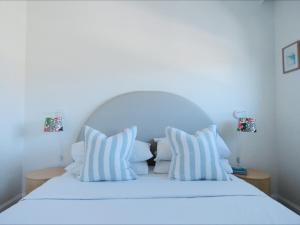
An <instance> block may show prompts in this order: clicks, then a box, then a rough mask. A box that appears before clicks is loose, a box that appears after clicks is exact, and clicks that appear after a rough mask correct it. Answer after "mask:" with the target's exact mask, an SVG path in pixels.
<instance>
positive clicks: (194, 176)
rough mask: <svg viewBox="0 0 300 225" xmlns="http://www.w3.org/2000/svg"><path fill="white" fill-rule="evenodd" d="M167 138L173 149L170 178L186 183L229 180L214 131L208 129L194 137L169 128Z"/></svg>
mask: <svg viewBox="0 0 300 225" xmlns="http://www.w3.org/2000/svg"><path fill="white" fill-rule="evenodd" d="M166 136H167V138H168V140H169V142H170V144H171V149H172V161H171V166H170V171H169V177H170V178H175V179H177V180H185V181H189V180H229V177H228V175H227V174H226V172H225V171H224V170H223V168H222V166H221V164H220V160H219V158H220V157H219V153H218V149H217V145H216V137H215V134H214V133H213V130H211V129H210V128H206V129H204V130H202V131H201V132H198V133H197V136H194V135H190V134H188V133H186V132H184V131H182V130H179V129H175V128H171V127H167V128H166Z"/></svg>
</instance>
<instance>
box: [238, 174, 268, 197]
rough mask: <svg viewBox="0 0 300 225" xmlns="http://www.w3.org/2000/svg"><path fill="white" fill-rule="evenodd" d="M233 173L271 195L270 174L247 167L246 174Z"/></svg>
mask: <svg viewBox="0 0 300 225" xmlns="http://www.w3.org/2000/svg"><path fill="white" fill-rule="evenodd" d="M234 175H235V176H237V177H239V178H241V179H243V180H245V181H247V182H248V183H250V184H252V185H254V186H255V187H257V188H258V189H260V190H261V191H263V192H265V193H266V194H268V195H271V176H270V175H269V174H267V173H265V172H262V171H259V170H256V169H248V173H247V175H238V174H234Z"/></svg>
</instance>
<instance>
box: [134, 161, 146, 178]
mask: <svg viewBox="0 0 300 225" xmlns="http://www.w3.org/2000/svg"><path fill="white" fill-rule="evenodd" d="M130 167H131V168H132V169H133V171H134V172H135V173H136V174H137V175H148V173H149V167H148V163H147V162H146V161H144V162H132V163H130Z"/></svg>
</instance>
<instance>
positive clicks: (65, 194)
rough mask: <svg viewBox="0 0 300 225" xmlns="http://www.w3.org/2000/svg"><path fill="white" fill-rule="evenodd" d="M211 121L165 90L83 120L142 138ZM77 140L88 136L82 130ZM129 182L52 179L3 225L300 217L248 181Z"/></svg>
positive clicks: (129, 97)
mask: <svg viewBox="0 0 300 225" xmlns="http://www.w3.org/2000/svg"><path fill="white" fill-rule="evenodd" d="M211 124H212V120H211V119H210V118H209V117H208V116H207V115H206V114H205V113H204V111H203V110H202V109H200V108H199V107H198V106H197V105H195V104H193V103H191V102H190V101H188V100H186V99H185V98H182V97H180V96H177V95H173V94H169V93H164V92H153V91H143V92H133V93H129V94H125V95H121V96H117V97H115V98H113V99H111V100H110V101H108V102H106V103H105V104H103V105H101V106H100V107H99V108H98V109H97V110H95V112H93V113H92V115H91V116H90V117H89V118H88V120H87V121H86V122H85V125H89V126H91V127H93V128H95V129H98V130H100V131H103V132H104V133H105V134H107V135H112V134H115V133H116V132H118V131H120V130H122V129H123V128H126V127H130V126H132V125H136V126H137V127H138V135H137V139H138V140H141V141H150V140H151V139H153V138H155V137H163V136H164V131H165V127H166V126H173V127H176V128H180V129H182V130H185V131H187V132H189V133H195V131H197V130H200V129H203V128H205V127H208V126H209V125H211ZM78 140H82V134H81V135H79V138H78ZM231 177H232V181H227V182H226V181H192V182H188V181H186V182H181V181H174V180H169V179H168V178H167V175H155V174H151V175H149V176H143V177H139V179H137V180H134V181H124V182H95V183H91V182H80V181H78V180H77V179H75V178H74V177H72V176H70V175H67V174H65V175H63V176H60V177H56V178H53V179H51V180H49V181H48V182H47V183H45V184H44V185H42V186H41V187H40V188H38V189H36V190H35V191H33V192H32V193H30V194H29V195H27V196H26V197H25V198H24V199H22V200H21V201H20V202H18V203H17V204H16V205H14V206H12V207H11V208H9V209H8V210H6V211H4V212H3V213H1V214H0V224H300V217H299V216H298V215H296V214H295V213H294V212H292V211H290V210H289V209H287V208H286V207H284V206H283V205H281V204H280V203H278V202H276V201H275V200H273V199H271V198H270V197H269V196H267V195H265V194H264V193H263V192H261V191H259V190H258V189H256V188H255V187H253V186H251V185H249V184H247V183H246V182H244V181H242V180H240V179H238V178H236V177H234V176H231Z"/></svg>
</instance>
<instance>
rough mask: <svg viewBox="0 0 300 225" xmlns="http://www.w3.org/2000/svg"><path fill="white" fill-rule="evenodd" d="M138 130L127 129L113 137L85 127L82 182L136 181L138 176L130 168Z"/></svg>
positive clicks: (134, 128) (133, 128)
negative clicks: (84, 155)
mask: <svg viewBox="0 0 300 225" xmlns="http://www.w3.org/2000/svg"><path fill="white" fill-rule="evenodd" d="M136 134H137V128H136V127H132V128H129V129H125V130H124V131H123V132H121V133H119V134H116V135H114V136H111V137H107V136H106V135H105V134H103V133H101V132H99V131H97V130H95V129H93V128H91V127H87V126H86V127H85V131H84V136H85V151H86V158H85V163H84V167H83V169H82V172H81V176H80V180H81V181H85V182H92V181H119V180H133V179H136V174H135V173H134V172H133V170H132V169H131V168H130V162H129V159H130V156H131V153H132V149H133V145H134V141H135V138H136Z"/></svg>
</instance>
